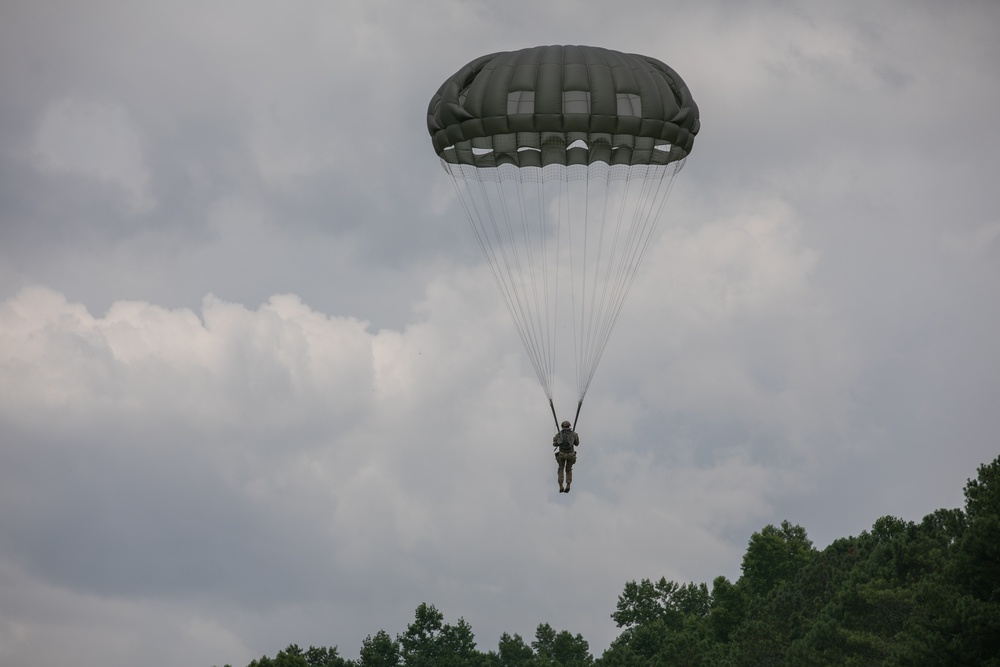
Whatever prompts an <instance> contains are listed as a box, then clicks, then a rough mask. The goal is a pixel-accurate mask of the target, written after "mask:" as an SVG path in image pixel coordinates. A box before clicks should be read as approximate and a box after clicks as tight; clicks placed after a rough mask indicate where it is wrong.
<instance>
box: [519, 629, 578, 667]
mask: <svg viewBox="0 0 1000 667" xmlns="http://www.w3.org/2000/svg"><path fill="white" fill-rule="evenodd" d="M531 646H532V648H534V649H535V655H536V658H537V660H536V664H538V665H544V666H546V667H549V666H551V667H585V666H587V665H592V664H593V663H594V658H593V656H592V655H590V644H588V643H587V641H586V640H585V639H584V638H583V636H582V635H580V634H577V635H575V636H574V635H572V634H570V633H569V632H567V631H566V630H561V631H559V632H556V631H555V630H554V629H553V628H552V626H551V625H549V624H548V623H541V624H539V626H538V628H536V629H535V641H533V642H531Z"/></svg>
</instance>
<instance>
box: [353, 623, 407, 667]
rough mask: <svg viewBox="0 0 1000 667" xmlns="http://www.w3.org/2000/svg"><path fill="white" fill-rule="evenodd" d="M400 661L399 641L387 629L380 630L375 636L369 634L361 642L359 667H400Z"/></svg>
mask: <svg viewBox="0 0 1000 667" xmlns="http://www.w3.org/2000/svg"><path fill="white" fill-rule="evenodd" d="M399 661H400V654H399V642H397V641H396V640H395V639H393V638H392V637H390V636H389V633H388V632H386V631H385V630H379V631H378V632H377V633H376V634H375V636H374V637H372V636H371V635H368V636H367V637H365V639H364V641H363V642H362V643H361V656H360V658H359V660H358V667H398V666H399Z"/></svg>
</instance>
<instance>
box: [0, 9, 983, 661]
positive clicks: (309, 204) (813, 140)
mask: <svg viewBox="0 0 1000 667" xmlns="http://www.w3.org/2000/svg"><path fill="white" fill-rule="evenodd" d="M64 4H65V3H64ZM904 5H905V6H904ZM58 14H59V17H60V20H54V18H55V14H53V13H52V10H51V8H50V9H46V8H44V7H43V5H41V4H39V3H34V4H32V3H21V5H20V6H18V7H17V8H14V9H11V8H6V7H5V8H4V9H2V10H0V15H2V20H0V88H2V89H3V90H5V91H15V92H14V93H13V94H10V95H4V96H3V97H2V98H0V170H2V172H3V176H4V177H3V178H2V179H0V595H2V597H3V599H4V601H5V604H4V606H3V610H2V611H0V661H3V662H4V663H5V664H6V663H7V662H10V663H11V664H15V663H16V664H18V665H29V666H30V665H43V664H53V663H56V662H59V661H65V660H66V659H67V655H68V653H69V652H70V651H72V655H71V656H69V657H70V658H72V659H73V660H74V661H75V662H77V663H80V664H88V663H87V662H86V661H87V660H89V661H90V664H95V665H96V664H101V665H108V664H111V665H115V664H137V663H143V664H150V665H156V664H164V665H166V664H178V663H185V664H187V663H202V664H225V663H226V662H229V663H231V664H245V663H246V662H249V660H250V659H252V658H255V657H259V656H260V655H261V654H263V653H268V654H273V653H274V652H275V651H277V650H278V649H280V648H281V647H282V646H285V645H287V644H288V643H289V642H293V641H294V642H297V643H299V644H300V645H308V644H310V643H312V644H324V645H325V644H330V643H337V644H339V645H340V647H341V652H342V653H343V654H346V655H353V654H355V653H356V651H357V649H358V648H359V647H360V643H361V640H362V639H363V638H364V637H365V636H366V635H368V634H372V633H374V632H376V631H377V630H379V629H386V630H387V631H388V632H390V633H395V632H400V631H402V630H403V629H405V626H406V623H408V622H409V621H410V620H411V618H412V611H413V609H414V608H415V607H416V605H417V604H419V603H420V602H428V603H433V604H435V605H437V606H438V607H439V608H440V609H441V610H442V611H443V612H444V613H445V614H446V616H447V617H448V618H449V619H450V620H452V621H453V620H454V619H456V618H457V617H458V616H464V617H465V618H466V620H468V621H469V622H470V623H471V624H472V626H473V628H474V630H475V632H476V635H477V638H478V639H479V640H480V646H481V647H484V648H489V647H493V646H495V642H496V641H497V639H498V638H499V635H500V633H501V632H504V631H508V632H519V633H520V634H521V635H522V636H526V637H530V636H531V635H532V633H533V632H534V628H535V626H536V625H537V624H538V623H540V622H549V623H553V624H554V625H556V626H558V627H560V628H562V627H565V628H566V629H569V630H570V631H572V632H574V633H576V632H580V633H582V634H584V636H585V637H586V638H587V639H588V640H589V641H590V642H591V647H592V648H593V649H595V650H598V651H599V650H600V649H601V648H602V647H603V646H605V645H606V644H607V642H608V641H610V640H611V639H612V638H613V637H614V635H615V633H616V630H615V628H614V627H613V623H612V622H611V621H610V619H609V614H610V612H611V611H613V609H614V603H615V599H616V596H617V595H618V594H619V593H620V592H621V588H622V586H623V584H624V583H625V582H626V581H628V580H630V579H636V578H641V577H656V578H658V577H660V576H667V577H668V578H675V579H679V580H682V581H686V580H694V581H710V580H711V578H712V577H714V576H716V575H717V574H725V575H727V576H730V577H734V576H738V574H739V572H738V564H739V558H740V555H741V553H742V551H743V549H744V548H745V545H746V540H747V538H748V536H749V534H750V533H751V532H752V531H754V530H759V529H760V528H761V526H762V525H764V524H765V523H769V522H770V523H775V522H780V521H781V520H782V519H786V518H787V519H789V520H791V521H793V522H796V523H801V524H802V525H803V526H804V527H805V528H806V529H807V530H808V531H809V534H810V536H811V537H812V538H813V540H814V541H815V542H816V543H817V545H819V546H822V545H823V544H825V543H826V542H827V541H829V540H831V539H833V538H835V537H840V536H843V535H846V534H852V533H857V532H859V531H860V530H863V529H866V528H868V527H869V526H870V524H871V522H872V521H874V520H875V519H876V518H878V516H879V515H881V514H895V515H897V516H902V517H904V518H906V519H908V520H909V519H913V520H916V519H919V518H920V516H922V514H923V513H926V512H929V511H932V510H934V509H937V508H939V507H948V506H958V505H960V504H961V487H962V484H963V482H964V480H965V479H966V478H967V477H969V476H970V475H972V474H973V471H974V469H975V466H976V465H977V464H978V463H981V462H983V461H985V460H987V459H989V458H992V456H994V455H995V449H996V434H997V433H1000V422H998V417H997V411H996V410H994V409H993V407H992V404H991V402H990V401H991V399H992V398H994V397H995V396H997V395H1000V388H998V378H1000V367H998V364H1000V357H998V356H997V354H996V350H995V348H996V345H995V341H996V340H997V338H998V337H1000V315H998V313H1000V302H998V293H997V291H996V289H995V287H994V286H995V285H996V284H997V279H998V275H997V267H998V266H1000V264H998V263H997V261H996V259H997V256H996V248H997V242H996V239H997V233H996V231H997V230H996V225H995V223H994V221H995V220H996V210H997V206H996V197H995V192H996V188H995V184H994V183H993V182H992V180H993V179H995V169H991V168H990V167H991V166H992V165H993V164H994V162H995V155H996V154H997V151H998V149H1000V146H998V144H997V139H998V135H997V133H996V132H995V131H993V128H994V125H995V121H994V119H993V115H995V109H996V108H997V106H998V98H997V96H998V94H1000V88H998V87H997V86H995V85H990V84H991V83H992V82H993V81H994V79H995V73H994V72H993V70H992V69H991V67H992V63H995V62H996V61H997V57H996V56H997V41H996V39H995V36H994V34H993V33H995V29H993V28H994V26H995V25H996V24H997V20H996V19H997V14H996V9H995V8H994V5H993V4H990V3H974V2H973V3H964V4H962V5H961V6H960V7H959V6H956V7H951V6H949V7H948V9H947V10H942V9H940V8H938V7H937V5H935V4H934V3H930V2H918V3H915V4H914V3H909V2H908V3H889V4H887V5H884V6H883V5H878V6H874V5H870V4H864V3H860V2H858V3H847V4H843V5H836V6H834V5H830V6H826V5H824V6H822V7H821V6H818V5H817V6H815V7H806V8H802V7H799V8H790V7H789V6H788V5H787V3H781V2H767V1H761V2H755V3H751V4H749V5H739V6H736V5H733V4H732V3H726V2H719V3H714V4H713V3H707V4H706V3H702V4H699V5H697V7H695V6H693V5H692V6H690V7H689V6H683V7H682V6H680V5H675V4H671V3H666V4H664V3H662V2H661V3H653V2H649V1H647V0H623V2H621V3H615V4H614V5H611V4H608V5H606V6H601V7H597V6H594V7H586V8H583V7H581V6H580V3H572V2H553V3H546V4H544V5H539V4H538V3H532V2H529V1H528V0H524V1H521V0H518V1H515V2H507V3H490V2H463V3H453V2H425V3H412V2H397V1H392V0H384V1H369V0H357V1H353V2H340V3H332V4H331V3H327V4H322V3H321V4H316V3H292V4H289V5H282V6H281V7H280V8H279V7H277V6H275V7H268V6H266V5H263V4H259V3H257V4H255V3H212V4H206V3H186V4H184V3H182V5H176V4H149V3H139V4H136V3H126V4H123V3H115V2H110V3H99V4H97V5H95V6H93V7H87V8H86V10H84V9H75V8H73V7H72V6H70V5H69V4H65V6H62V7H60V10H59V12H58ZM636 17H640V18H641V20H636ZM543 43H592V44H598V45H602V46H608V47H611V48H619V49H624V50H628V51H633V52H638V53H649V54H650V55H653V56H655V57H658V58H660V59H662V60H664V61H665V62H667V63H668V64H670V65H671V66H674V67H676V68H677V70H678V71H680V72H681V73H682V75H683V76H684V78H685V80H686V81H687V82H688V83H689V84H690V86H691V89H692V91H693V93H694V95H695V97H696V99H697V100H698V102H699V105H700V106H701V109H702V119H703V131H702V133H701V134H700V135H699V137H698V140H697V143H696V147H695V150H694V153H693V154H692V157H691V159H690V160H689V161H688V163H687V165H686V167H685V169H684V171H683V173H682V174H681V175H680V177H679V179H678V181H677V184H676V187H675V188H674V193H673V195H672V200H671V202H670V204H669V215H668V218H667V219H666V220H665V221H664V222H663V223H662V224H661V227H660V229H659V232H658V234H657V236H656V237H655V238H654V243H653V245H651V246H650V247H649V249H648V252H647V253H646V256H645V260H644V262H643V265H642V267H641V270H640V272H639V274H638V278H637V282H636V283H635V284H634V286H633V289H632V291H631V293H630V296H629V299H628V300H627V302H626V304H625V307H624V310H623V311H622V314H621V318H620V320H619V322H618V326H617V328H616V330H615V332H614V334H613V335H612V337H611V341H610V344H609V347H608V349H607V351H606V354H605V356H604V358H603V361H602V364H601V366H600V368H599V369H598V371H597V375H596V377H595V380H594V382H593V384H592V385H591V387H590V390H589V393H588V396H587V398H586V404H585V406H584V409H583V412H582V413H581V436H582V438H583V445H582V447H581V452H580V462H579V463H578V468H577V473H576V474H577V481H576V482H575V484H574V491H573V493H572V494H571V495H570V496H569V497H566V496H565V494H562V495H560V494H556V493H553V490H554V488H555V480H554V476H555V475H554V473H555V464H554V461H553V460H552V457H551V453H550V451H549V449H550V448H549V447H548V444H547V441H548V439H549V437H550V436H551V429H552V419H551V414H550V413H549V412H548V406H547V405H546V400H545V397H544V394H543V393H542V391H541V389H540V388H539V387H538V384H537V382H536V380H535V379H534V374H533V372H532V370H531V368H530V365H529V364H528V362H527V359H526V358H525V355H524V353H523V352H522V350H521V348H520V342H519V341H518V339H517V336H516V334H515V332H514V330H513V327H512V325H511V323H510V321H509V318H508V316H507V313H506V311H505V310H504V307H503V305H502V302H501V300H500V298H499V297H498V295H497V293H496V288H495V285H494V284H493V282H492V279H491V278H490V275H489V273H488V271H487V270H486V268H485V267H484V266H482V263H481V259H480V257H479V254H478V249H477V247H476V244H475V239H474V236H473V235H472V232H471V230H470V229H469V227H468V224H467V222H466V221H465V220H464V219H463V218H462V215H463V213H462V211H461V209H460V207H459V206H458V205H457V203H456V200H455V197H454V193H453V191H452V189H451V184H450V183H448V181H447V176H446V175H445V174H444V173H443V172H442V170H441V169H440V167H439V165H438V162H437V159H436V157H435V156H434V155H433V152H432V150H431V147H430V145H429V140H428V137H427V135H426V129H425V127H424V120H425V119H424V114H425V110H426V105H427V102H428V100H429V98H430V95H431V94H432V93H433V91H434V90H435V89H436V87H437V86H438V85H439V84H440V83H441V81H443V80H444V79H445V78H446V77H448V76H449V75H450V74H452V73H453V72H454V71H456V70H457V69H458V68H459V67H460V66H461V65H462V64H464V63H465V62H468V61H469V60H471V59H472V58H474V57H476V56H478V55H480V54H482V53H487V52H492V51H498V50H508V49H513V48H518V47H521V46H530V45H535V44H543ZM930 45H933V48H930ZM206 294H208V295H210V296H207V297H206V296H205V295H206ZM212 295H214V296H212ZM573 380H574V378H572V377H560V378H559V379H558V380H557V387H556V390H557V407H558V409H559V411H560V414H562V413H563V412H565V411H566V410H567V409H570V408H572V407H573V406H572V402H573V400H574V396H573V394H572V392H571V390H569V389H567V387H569V386H570V385H572V384H573ZM567 404H568V407H567ZM68 647H72V648H68ZM157 661H159V662H158V663H157Z"/></svg>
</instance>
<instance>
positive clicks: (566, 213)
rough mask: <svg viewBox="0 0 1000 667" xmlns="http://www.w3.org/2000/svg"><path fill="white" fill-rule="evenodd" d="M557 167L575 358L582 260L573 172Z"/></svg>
mask: <svg viewBox="0 0 1000 667" xmlns="http://www.w3.org/2000/svg"><path fill="white" fill-rule="evenodd" d="M557 168H558V170H559V171H560V172H561V179H560V181H559V184H560V187H561V189H562V190H561V194H562V196H560V197H559V198H558V202H559V208H558V211H559V213H558V219H559V224H558V229H559V233H560V234H562V229H563V226H564V223H565V227H566V237H567V238H566V245H567V246H568V247H569V251H568V252H567V255H569V300H570V304H571V310H570V325H571V328H572V330H573V357H574V358H575V359H579V358H580V353H579V349H580V332H579V331H578V329H577V326H576V321H577V319H576V311H577V299H576V270H577V264H578V263H580V262H578V261H577V258H576V257H575V256H574V254H575V253H574V252H573V249H574V248H575V245H574V242H573V210H572V208H571V204H572V201H573V200H572V193H571V192H570V187H569V185H570V174H571V172H570V169H569V167H568V166H560V167H557ZM563 202H565V210H563ZM584 211H586V206H585V207H584ZM584 238H585V239H586V228H585V229H584ZM584 259H586V257H584ZM557 266H558V258H557ZM585 269H586V262H585V261H584V262H583V263H582V266H581V270H585ZM580 312H581V315H582V312H583V311H582V305H581V311H580ZM578 370H579V369H578ZM577 384H579V382H577Z"/></svg>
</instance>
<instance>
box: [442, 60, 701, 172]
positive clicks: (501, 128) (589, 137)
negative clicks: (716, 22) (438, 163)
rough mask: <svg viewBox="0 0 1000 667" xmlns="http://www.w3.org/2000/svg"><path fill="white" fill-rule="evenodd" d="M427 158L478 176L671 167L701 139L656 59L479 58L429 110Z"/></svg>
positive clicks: (677, 84) (682, 91) (693, 112)
mask: <svg viewBox="0 0 1000 667" xmlns="http://www.w3.org/2000/svg"><path fill="white" fill-rule="evenodd" d="M427 129H428V131H429V132H430V134H431V138H432V140H433V143H434V150H435V152H437V154H438V155H439V156H440V157H441V159H442V160H444V161H445V162H447V163H451V164H464V165H470V166H475V167H497V166H500V165H502V164H510V165H513V166H517V167H529V166H530V167H544V166H547V165H550V164H562V165H574V164H581V165H587V164H592V163H594V162H604V163H607V164H609V165H616V164H627V165H642V164H668V163H670V162H675V161H678V160H683V159H684V158H686V157H687V155H688V153H690V151H691V147H692V145H693V144H694V137H695V135H696V134H697V133H698V129H699V120H698V106H697V105H696V104H695V102H694V99H693V98H692V97H691V93H690V92H689V91H688V88H687V85H686V84H685V83H684V81H683V80H682V79H681V78H680V76H678V74H677V73H676V72H675V71H674V70H672V69H671V68H670V67H668V66H667V65H665V64H663V63H662V62H660V61H659V60H656V59H655V58H649V57H647V56H640V55H635V54H628V53H620V52H618V51H612V50H609V49H603V48H599V47H593V46H537V47H533V48H529V49H522V50H520V51H508V52H502V53H494V54H492V55H488V56H482V57H481V58H477V59H476V60H473V61H472V62H470V63H469V64H468V65H466V66H465V67H463V68H462V69H460V70H459V71H458V72H456V73H455V74H454V75H453V76H452V77H450V78H449V79H448V80H447V81H445V82H444V83H443V84H442V85H441V88H440V89H439V90H438V91H437V93H436V94H435V95H434V97H433V98H432V99H431V103H430V106H429V107H428V109H427Z"/></svg>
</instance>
